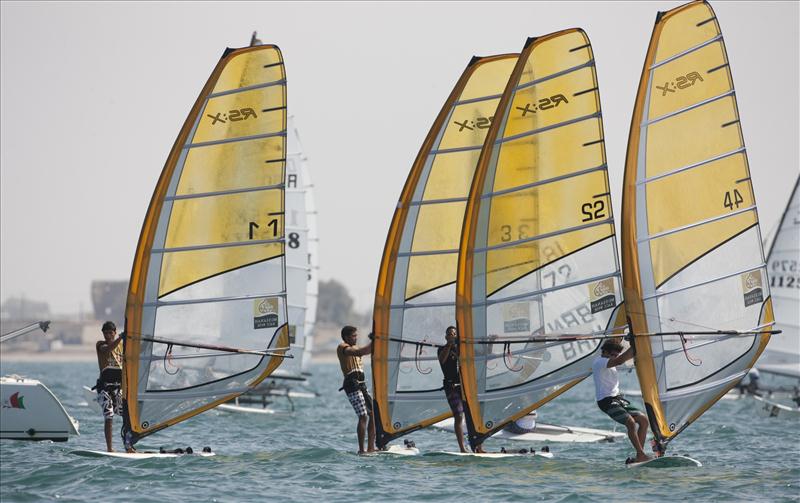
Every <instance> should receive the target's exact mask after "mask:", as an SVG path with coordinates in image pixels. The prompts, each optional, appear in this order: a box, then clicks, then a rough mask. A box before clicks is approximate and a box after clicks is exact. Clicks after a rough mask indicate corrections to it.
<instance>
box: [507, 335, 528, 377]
mask: <svg viewBox="0 0 800 503" xmlns="http://www.w3.org/2000/svg"><path fill="white" fill-rule="evenodd" d="M512 357H513V356H512V354H511V343H510V342H506V343H505V344H504V345H503V363H504V364H505V366H506V368H507V369H508V370H510V371H511V372H522V369H524V368H525V367H524V365H520V366H519V367H518V368H514V367H512V366H511V365H512V364H513V362H512V361H511V358H512Z"/></svg>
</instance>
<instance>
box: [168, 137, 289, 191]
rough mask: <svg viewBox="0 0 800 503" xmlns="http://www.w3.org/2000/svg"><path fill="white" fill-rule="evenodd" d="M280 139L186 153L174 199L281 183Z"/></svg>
mask: <svg viewBox="0 0 800 503" xmlns="http://www.w3.org/2000/svg"><path fill="white" fill-rule="evenodd" d="M283 142H284V140H283V137H281V136H273V137H270V138H263V139H259V140H254V141H253V142H252V143H250V142H233V143H220V144H216V145H208V146H205V147H196V148H192V149H190V150H189V153H188V154H187V155H186V162H185V163H184V164H183V173H181V179H180V181H179V182H178V188H177V190H176V193H177V194H178V195H186V194H202V193H206V192H218V191H225V190H235V189H247V188H250V187H266V186H270V185H279V184H281V183H283V166H284V161H283V155H284V151H283Z"/></svg>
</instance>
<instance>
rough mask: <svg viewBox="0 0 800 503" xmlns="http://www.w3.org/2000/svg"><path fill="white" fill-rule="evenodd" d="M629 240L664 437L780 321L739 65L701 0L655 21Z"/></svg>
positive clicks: (636, 130)
mask: <svg viewBox="0 0 800 503" xmlns="http://www.w3.org/2000/svg"><path fill="white" fill-rule="evenodd" d="M622 243H623V247H622V251H623V253H622V262H623V269H624V279H625V281H624V284H625V303H626V310H627V313H628V314H629V315H630V318H631V323H632V327H631V328H632V331H633V332H634V334H636V349H637V355H636V371H637V375H638V377H639V383H640V385H641V389H642V394H643V398H644V401H645V408H646V409H647V414H648V416H649V417H650V422H651V424H652V425H653V430H654V434H655V436H656V438H657V440H658V441H659V442H661V444H662V445H666V443H667V442H669V441H670V440H671V439H673V438H674V437H675V436H676V435H678V434H679V433H680V432H681V431H683V429H684V428H686V427H687V426H688V425H689V424H690V423H691V422H692V421H694V420H696V419H697V418H698V417H699V416H700V415H701V414H702V413H703V412H704V411H705V410H707V409H708V408H709V407H711V405H713V403H714V402H716V401H717V400H718V399H719V398H720V397H721V396H722V395H724V394H725V392H726V391H727V390H729V389H730V388H731V387H733V386H734V385H735V384H736V383H737V382H738V381H739V380H740V379H741V378H742V377H743V376H744V375H745V373H746V372H747V370H748V369H749V368H750V367H751V366H752V365H753V363H754V362H755V359H756V358H757V357H758V355H759V354H760V352H761V351H762V350H763V348H764V346H765V345H766V342H767V341H768V340H769V330H770V327H771V326H772V324H773V319H772V314H771V313H772V307H771V300H770V290H769V285H768V284H767V281H766V278H767V276H766V269H765V265H764V253H763V250H762V245H761V233H760V229H759V226H758V218H757V213H756V210H755V199H754V197H753V190H752V184H751V182H750V170H749V166H748V163H747V158H746V154H745V148H744V140H743V138H742V133H741V128H740V124H739V114H738V110H737V105H736V98H735V94H734V90H733V80H732V78H731V71H730V66H729V63H728V59H727V54H726V52H725V45H724V42H723V40H722V37H721V33H720V31H719V24H718V23H717V20H716V17H715V15H714V13H713V11H712V10H711V7H710V6H709V5H708V4H706V3H704V2H699V1H698V2H693V3H690V4H686V5H683V6H681V7H678V8H676V9H673V10H671V11H669V12H666V13H660V14H659V16H658V18H657V20H656V25H655V27H654V29H653V35H652V38H651V41H650V46H649V49H648V52H647V56H646V59H645V65H644V71H643V73H642V78H641V81H640V84H639V91H638V95H637V100H636V105H635V107H634V114H633V119H632V121H631V134H630V138H629V141H628V153H627V160H626V166H625V191H624V193H623V235H622ZM698 327H702V329H700V330H708V331H710V332H711V334H710V335H709V334H699V333H698ZM715 330H730V331H734V332H738V335H735V336H733V337H730V336H727V337H720V336H716V335H715V334H714V331H715ZM653 334H661V335H658V336H653Z"/></svg>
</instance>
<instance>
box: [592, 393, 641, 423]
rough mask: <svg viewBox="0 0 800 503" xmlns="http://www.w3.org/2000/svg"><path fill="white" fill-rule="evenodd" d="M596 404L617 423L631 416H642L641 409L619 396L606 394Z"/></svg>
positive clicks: (623, 421) (624, 421) (625, 420)
mask: <svg viewBox="0 0 800 503" xmlns="http://www.w3.org/2000/svg"><path fill="white" fill-rule="evenodd" d="M597 406H598V407H600V410H602V411H603V412H605V413H606V414H608V415H609V416H611V419H613V420H614V421H616V422H618V423H619V424H625V423H626V422H627V421H628V418H629V417H630V418H632V416H644V413H643V412H642V411H640V410H639V409H637V408H636V407H634V406H633V405H631V403H630V402H629V401H627V400H625V399H624V398H622V397H621V396H607V397H605V398H603V399H602V400H600V401H598V402H597Z"/></svg>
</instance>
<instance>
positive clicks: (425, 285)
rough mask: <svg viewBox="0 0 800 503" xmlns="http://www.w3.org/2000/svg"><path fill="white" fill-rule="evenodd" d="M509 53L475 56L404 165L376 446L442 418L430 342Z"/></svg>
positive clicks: (445, 302)
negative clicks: (405, 176) (408, 168)
mask: <svg viewBox="0 0 800 503" xmlns="http://www.w3.org/2000/svg"><path fill="white" fill-rule="evenodd" d="M516 59H517V55H515V54H513V55H512V54H509V55H501V56H491V57H485V58H473V60H472V61H471V62H470V64H469V65H468V66H467V68H466V70H464V73H463V74H462V76H461V78H460V79H459V81H458V83H457V84H456V86H455V88H454V89H453V91H452V93H451V94H450V96H449V97H448V99H447V101H446V102H445V104H444V107H443V108H442V110H441V112H440V113H439V115H438V116H437V118H436V120H435V122H434V124H433V127H432V128H431V130H430V132H429V133H428V136H427V137H426V139H425V142H424V143H423V145H422V148H421V149H420V152H419V154H418V155H417V158H416V160H415V162H414V165H413V166H412V168H411V172H410V174H409V176H408V179H407V181H406V184H405V187H404V188H403V192H402V194H401V196H400V201H399V202H398V205H397V209H396V210H395V214H394V218H393V219H392V224H391V227H390V229H389V235H388V237H387V240H386V246H385V248H384V253H383V261H382V263H381V268H380V272H379V277H378V286H377V289H376V294H375V310H374V333H375V336H376V337H375V342H374V350H373V355H372V375H373V384H374V392H375V403H376V404H377V413H378V418H379V427H378V444H379V445H381V446H383V445H385V444H386V443H387V442H388V441H390V440H391V439H392V438H396V437H398V436H400V435H403V434H405V433H408V432H410V431H413V430H416V429H418V428H422V427H425V426H428V425H430V424H433V423H435V422H437V421H440V420H442V419H445V418H447V417H448V416H449V415H450V408H449V407H448V405H447V400H446V398H445V395H444V391H443V387H442V379H443V376H442V372H441V368H440V366H439V362H438V360H437V357H436V347H435V346H436V345H443V344H444V343H445V341H444V334H445V329H446V328H447V327H448V326H450V325H455V322H456V313H455V282H456V265H457V262H458V252H459V238H460V233H461V224H462V222H463V218H464V209H465V207H466V201H467V194H468V191H469V187H470V183H471V181H472V176H473V173H474V171H475V166H476V164H477V162H478V157H479V155H480V152H481V147H482V145H483V142H484V138H485V136H486V132H487V131H488V129H489V126H490V124H491V122H492V119H493V117H494V116H495V111H496V109H497V104H498V102H499V101H500V95H501V94H502V92H503V88H504V86H505V84H506V81H507V80H508V76H509V74H510V73H511V70H512V68H513V67H514V63H515V62H516Z"/></svg>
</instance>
